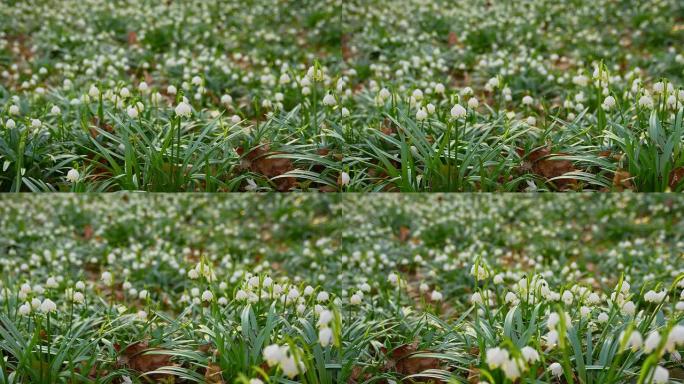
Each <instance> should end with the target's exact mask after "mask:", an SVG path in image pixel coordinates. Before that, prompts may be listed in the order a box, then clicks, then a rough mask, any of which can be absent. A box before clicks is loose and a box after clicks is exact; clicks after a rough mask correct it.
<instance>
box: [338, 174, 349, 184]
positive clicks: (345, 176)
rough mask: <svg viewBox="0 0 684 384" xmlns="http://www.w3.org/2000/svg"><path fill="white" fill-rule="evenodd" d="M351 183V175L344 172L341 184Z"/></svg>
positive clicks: (341, 176)
mask: <svg viewBox="0 0 684 384" xmlns="http://www.w3.org/2000/svg"><path fill="white" fill-rule="evenodd" d="M349 181H350V178H349V174H348V173H347V172H342V173H341V174H340V183H341V184H342V185H349Z"/></svg>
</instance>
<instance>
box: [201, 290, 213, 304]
mask: <svg viewBox="0 0 684 384" xmlns="http://www.w3.org/2000/svg"><path fill="white" fill-rule="evenodd" d="M213 299H214V294H213V293H211V291H209V290H206V291H204V292H202V301H212V300H213Z"/></svg>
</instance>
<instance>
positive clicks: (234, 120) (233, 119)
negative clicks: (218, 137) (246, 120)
mask: <svg viewBox="0 0 684 384" xmlns="http://www.w3.org/2000/svg"><path fill="white" fill-rule="evenodd" d="M241 121H242V119H241V118H240V116H238V115H233V116H232V117H231V118H230V122H231V123H233V124H239V123H240V122H241Z"/></svg>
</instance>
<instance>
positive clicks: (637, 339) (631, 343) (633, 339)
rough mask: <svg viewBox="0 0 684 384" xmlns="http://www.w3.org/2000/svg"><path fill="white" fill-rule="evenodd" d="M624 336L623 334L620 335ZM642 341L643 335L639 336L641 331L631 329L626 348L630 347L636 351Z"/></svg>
mask: <svg viewBox="0 0 684 384" xmlns="http://www.w3.org/2000/svg"><path fill="white" fill-rule="evenodd" d="M622 337H624V335H622ZM643 343H644V339H643V337H641V333H639V331H636V330H635V331H632V333H631V334H630V335H629V339H628V340H627V345H626V346H627V348H630V349H631V350H632V351H634V352H636V351H638V350H639V348H641V346H642V345H643Z"/></svg>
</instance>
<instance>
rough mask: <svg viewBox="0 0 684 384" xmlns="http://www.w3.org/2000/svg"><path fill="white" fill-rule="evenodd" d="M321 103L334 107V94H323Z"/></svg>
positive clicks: (335, 102)
mask: <svg viewBox="0 0 684 384" xmlns="http://www.w3.org/2000/svg"><path fill="white" fill-rule="evenodd" d="M323 104H324V105H327V106H329V107H334V106H335V104H337V101H335V96H333V95H331V94H329V93H328V94H327V95H325V97H323Z"/></svg>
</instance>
